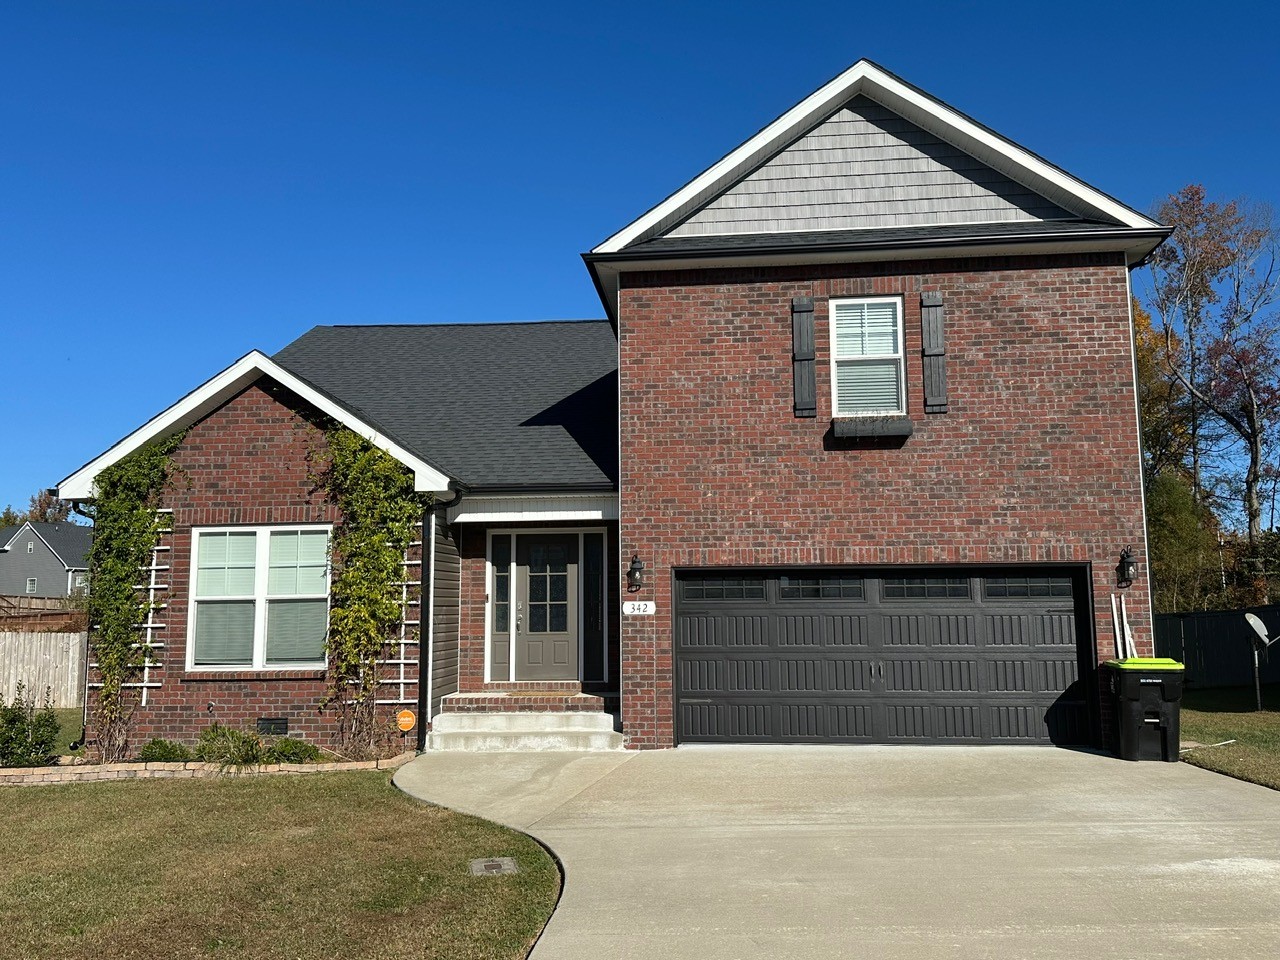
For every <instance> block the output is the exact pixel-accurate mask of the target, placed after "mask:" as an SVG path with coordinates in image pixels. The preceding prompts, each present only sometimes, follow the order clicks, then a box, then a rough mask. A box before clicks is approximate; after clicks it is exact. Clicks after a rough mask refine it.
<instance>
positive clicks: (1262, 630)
mask: <svg viewBox="0 0 1280 960" xmlns="http://www.w3.org/2000/svg"><path fill="white" fill-rule="evenodd" d="M1244 618H1245V619H1246V620H1247V621H1249V626H1251V627H1253V632H1254V633H1256V634H1257V635H1258V637H1259V638H1260V639H1261V640H1262V645H1263V646H1264V647H1265V646H1266V645H1267V644H1269V643H1270V642H1271V640H1272V639H1273V638H1271V637H1268V636H1267V625H1266V624H1265V623H1263V622H1262V618H1261V617H1258V616H1255V615H1254V614H1252V613H1246V614H1245V615H1244Z"/></svg>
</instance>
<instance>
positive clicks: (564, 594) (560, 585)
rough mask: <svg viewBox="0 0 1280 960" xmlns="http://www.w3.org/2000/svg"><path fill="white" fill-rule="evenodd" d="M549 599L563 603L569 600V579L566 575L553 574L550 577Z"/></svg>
mask: <svg viewBox="0 0 1280 960" xmlns="http://www.w3.org/2000/svg"><path fill="white" fill-rule="evenodd" d="M551 599H552V600H553V601H556V600H558V601H560V602H564V601H565V600H568V599H569V577H568V576H567V575H566V574H553V575H552V577H551Z"/></svg>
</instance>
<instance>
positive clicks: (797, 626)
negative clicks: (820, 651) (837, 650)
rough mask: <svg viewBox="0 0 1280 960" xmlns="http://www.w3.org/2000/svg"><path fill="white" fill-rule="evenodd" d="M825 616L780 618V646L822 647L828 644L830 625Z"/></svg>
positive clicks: (778, 634)
mask: <svg viewBox="0 0 1280 960" xmlns="http://www.w3.org/2000/svg"><path fill="white" fill-rule="evenodd" d="M827 619H828V618H826V617H824V616H821V615H816V616H807V617H806V616H780V617H778V628H777V629H778V633H777V637H778V646H780V647H821V646H825V645H826V642H827V635H828V633H829V631H828V624H827V622H826V621H827Z"/></svg>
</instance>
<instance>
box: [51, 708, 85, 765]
mask: <svg viewBox="0 0 1280 960" xmlns="http://www.w3.org/2000/svg"><path fill="white" fill-rule="evenodd" d="M53 712H54V713H56V714H57V715H58V740H57V742H56V743H55V744H54V745H53V752H54V753H55V754H57V755H58V756H64V755H65V754H68V753H70V752H71V744H73V743H79V742H80V734H81V733H83V732H84V711H83V710H82V709H80V708H79V707H69V708H65V709H58V710H54V711H53Z"/></svg>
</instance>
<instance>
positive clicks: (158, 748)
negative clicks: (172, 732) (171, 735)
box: [138, 737, 193, 763]
mask: <svg viewBox="0 0 1280 960" xmlns="http://www.w3.org/2000/svg"><path fill="white" fill-rule="evenodd" d="M192 757H193V754H192V753H191V748H190V747H187V746H184V745H183V744H181V743H174V742H173V741H172V740H162V739H161V738H160V737H156V738H155V739H154V740H152V741H151V742H150V743H148V744H146V745H145V746H144V747H143V748H142V749H141V750H139V751H138V759H139V760H140V761H142V762H143V763H179V762H181V761H183V760H190V759H192Z"/></svg>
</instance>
